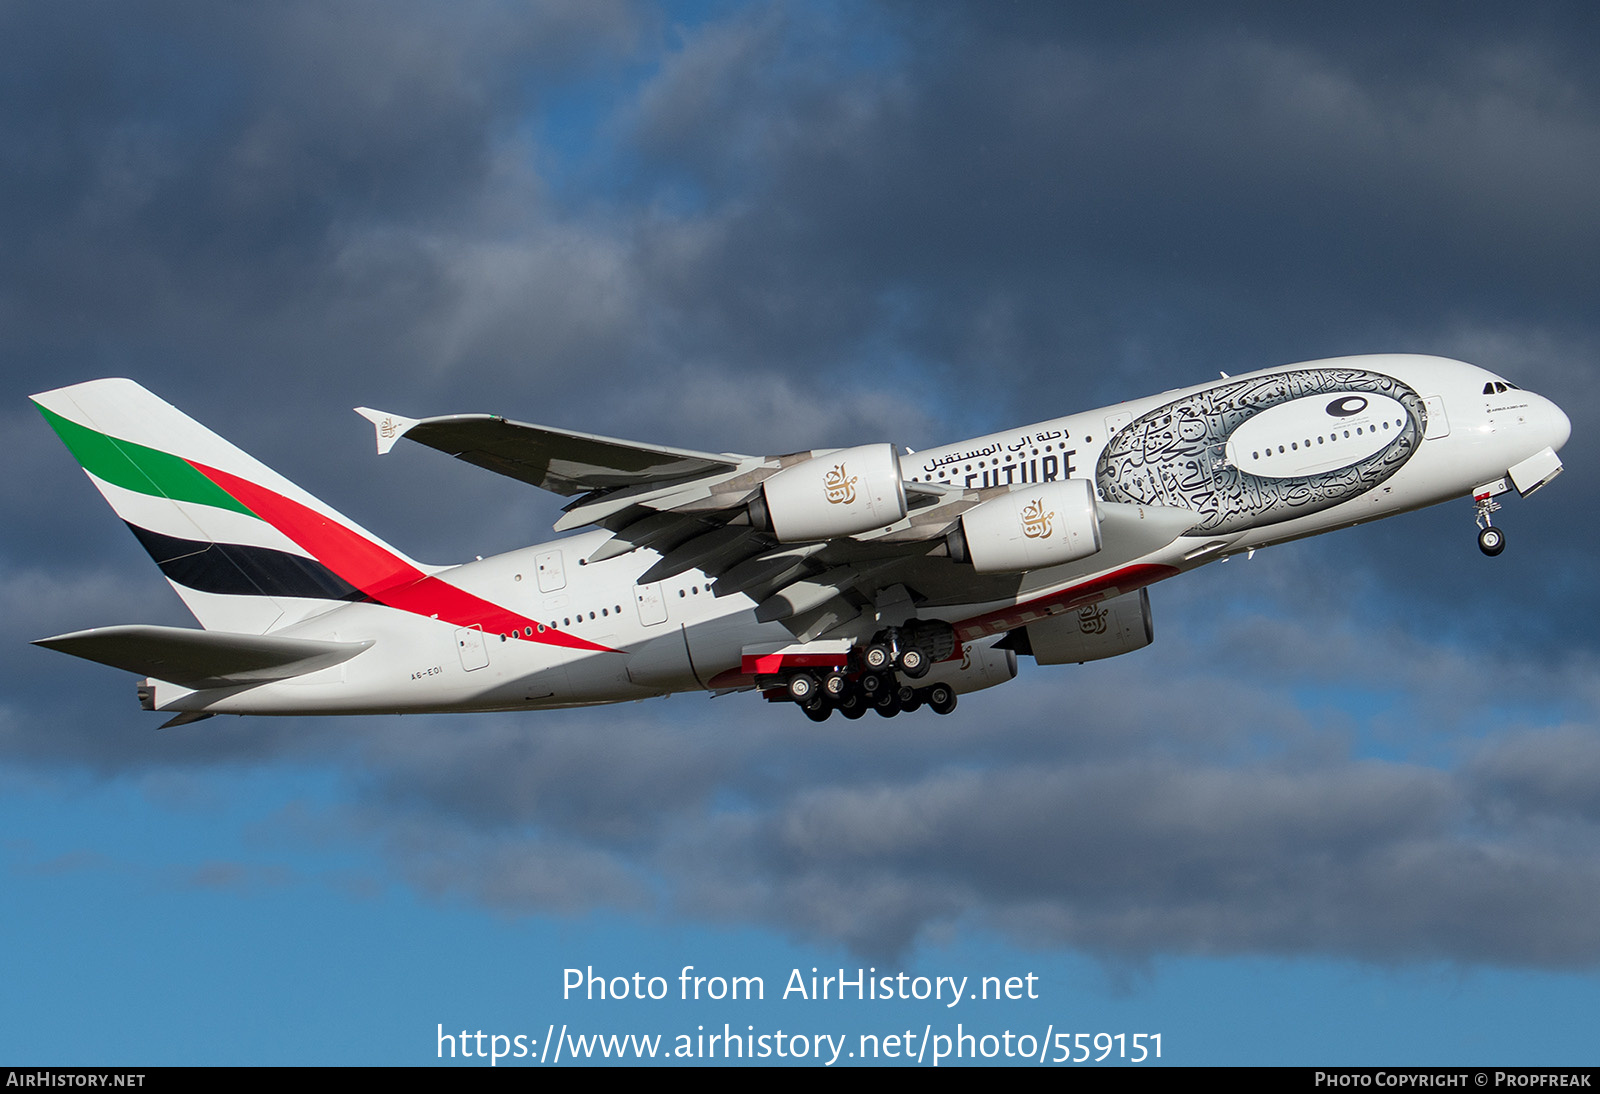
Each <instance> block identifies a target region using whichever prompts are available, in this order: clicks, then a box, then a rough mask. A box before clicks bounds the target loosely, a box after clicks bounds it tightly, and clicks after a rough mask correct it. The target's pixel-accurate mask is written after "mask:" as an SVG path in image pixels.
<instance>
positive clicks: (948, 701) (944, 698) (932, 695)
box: [928, 684, 956, 714]
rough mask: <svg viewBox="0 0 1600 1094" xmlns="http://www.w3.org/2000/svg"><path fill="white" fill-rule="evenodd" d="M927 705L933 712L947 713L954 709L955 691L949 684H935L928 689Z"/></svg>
mask: <svg viewBox="0 0 1600 1094" xmlns="http://www.w3.org/2000/svg"><path fill="white" fill-rule="evenodd" d="M928 707H929V709H931V710H932V711H933V712H934V713H935V714H949V713H950V712H951V711H952V710H954V709H956V691H955V689H954V688H952V687H951V686H950V685H949V684H935V685H933V686H932V687H931V688H929V689H928Z"/></svg>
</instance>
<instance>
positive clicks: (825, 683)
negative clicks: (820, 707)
mask: <svg viewBox="0 0 1600 1094" xmlns="http://www.w3.org/2000/svg"><path fill="white" fill-rule="evenodd" d="M849 690H850V677H848V676H846V675H845V674H844V673H842V672H830V673H828V675H826V676H824V677H823V678H822V694H824V695H826V696H827V697H828V698H829V699H832V700H833V701H834V702H835V703H837V702H838V701H839V700H840V699H842V698H843V697H844V695H845V693H846V692H848V691H849Z"/></svg>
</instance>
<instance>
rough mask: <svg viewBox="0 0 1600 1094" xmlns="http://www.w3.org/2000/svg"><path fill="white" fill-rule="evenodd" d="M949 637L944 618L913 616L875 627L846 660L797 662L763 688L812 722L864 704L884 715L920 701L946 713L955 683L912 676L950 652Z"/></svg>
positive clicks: (861, 710)
mask: <svg viewBox="0 0 1600 1094" xmlns="http://www.w3.org/2000/svg"><path fill="white" fill-rule="evenodd" d="M954 643H955V639H954V636H953V635H952V634H951V633H950V628H949V625H948V624H942V623H930V622H927V621H922V622H918V621H916V620H913V621H912V622H911V623H910V624H908V625H907V626H904V627H899V628H894V627H891V628H889V629H887V630H884V631H881V632H879V634H878V635H877V636H876V637H875V638H874V640H873V641H872V642H871V643H869V644H868V645H865V646H862V647H858V648H857V650H856V651H855V652H854V653H853V654H852V655H851V656H850V658H849V663H848V664H845V665H840V666H837V667H835V668H831V669H822V668H810V669H801V668H797V669H794V670H792V671H790V672H787V673H784V674H782V675H781V676H778V678H777V679H776V680H771V682H770V683H767V682H764V683H763V686H765V687H768V688H773V689H776V690H770V691H768V693H767V696H768V698H769V699H788V700H789V701H791V702H793V703H795V704H796V705H797V706H799V707H800V708H801V710H803V711H804V712H805V715H806V717H808V718H810V719H811V720H812V721H816V722H821V721H825V720H827V718H828V717H829V716H830V715H831V714H832V713H833V712H834V711H835V710H837V711H839V712H840V713H841V714H843V715H844V716H845V717H846V718H850V719H855V718H860V717H861V716H862V715H864V714H865V713H866V712H867V710H868V709H869V708H870V709H872V710H875V711H877V712H878V714H879V715H881V716H882V717H885V718H893V717H894V716H895V715H896V714H900V713H902V712H904V713H908V714H909V713H911V712H912V711H915V710H920V709H921V708H922V707H924V706H926V707H928V708H929V709H930V710H932V711H934V712H935V713H936V714H949V713H950V712H951V711H952V710H954V709H955V706H956V693H955V689H954V688H952V687H951V686H950V685H949V684H942V683H941V684H932V685H929V686H927V687H918V686H917V685H916V684H915V683H914V681H917V680H920V679H922V678H923V677H924V676H927V675H928V672H929V671H930V670H931V669H932V668H933V663H934V661H935V660H938V659H939V658H942V657H947V656H949V655H950V652H951V650H952V649H953V648H954ZM769 679H770V678H769Z"/></svg>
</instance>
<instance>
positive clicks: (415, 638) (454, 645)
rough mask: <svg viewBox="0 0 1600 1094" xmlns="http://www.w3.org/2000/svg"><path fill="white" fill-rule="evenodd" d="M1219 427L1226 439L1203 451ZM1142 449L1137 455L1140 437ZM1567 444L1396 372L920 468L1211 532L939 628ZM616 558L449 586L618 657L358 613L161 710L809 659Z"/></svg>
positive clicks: (1236, 382) (560, 556)
mask: <svg viewBox="0 0 1600 1094" xmlns="http://www.w3.org/2000/svg"><path fill="white" fill-rule="evenodd" d="M1347 372H1348V373H1350V374H1351V375H1352V376H1356V375H1359V376H1364V377H1371V376H1378V377H1379V378H1392V379H1393V380H1395V381H1399V382H1400V387H1402V388H1405V389H1407V390H1406V392H1404V393H1402V394H1399V395H1393V396H1391V395H1390V394H1384V393H1382V392H1380V391H1379V390H1378V387H1377V386H1375V384H1374V382H1373V381H1371V380H1370V379H1368V380H1364V381H1359V382H1356V381H1352V384H1353V386H1349V390H1351V391H1355V392H1357V393H1356V394H1344V393H1345V392H1346V390H1347V386H1341V385H1342V384H1343V381H1342V380H1340V379H1339V378H1340V377H1342V376H1343V375H1344V374H1345V373H1347ZM1291 375H1293V376H1297V377H1300V378H1302V379H1303V378H1305V377H1312V380H1313V381H1315V383H1314V384H1313V386H1312V387H1311V388H1309V389H1308V390H1310V391H1311V392H1312V393H1311V394H1305V395H1299V396H1295V395H1292V393H1286V392H1283V391H1278V390H1277V389H1276V388H1275V387H1274V386H1273V385H1274V383H1275V382H1276V380H1277V379H1279V378H1283V377H1288V376H1291ZM1304 382H1305V383H1311V382H1312V381H1304ZM1361 383H1365V384H1366V386H1365V387H1362V386H1360V384H1361ZM1317 385H1320V386H1317ZM1497 388H1498V389H1499V390H1498V391H1497V390H1496V389H1497ZM1256 391H1261V392H1264V393H1267V394H1264V395H1262V396H1261V397H1262V398H1264V399H1268V400H1269V401H1271V405H1270V407H1269V408H1268V409H1265V410H1259V411H1252V412H1251V413H1250V414H1249V417H1248V420H1247V421H1245V422H1244V424H1239V425H1237V426H1236V427H1235V426H1232V425H1229V424H1228V422H1230V421H1232V419H1231V418H1229V417H1228V414H1229V413H1230V412H1229V411H1227V410H1226V408H1225V407H1224V406H1223V404H1224V403H1225V402H1226V401H1227V399H1233V400H1235V402H1238V401H1240V400H1248V399H1250V398H1254V397H1256V396H1255V395H1254V394H1253V393H1254V392H1256ZM1341 399H1342V400H1343V401H1342V402H1341V401H1340V400H1341ZM1272 400H1275V401H1272ZM1419 403H1420V404H1421V405H1422V406H1425V407H1426V411H1425V413H1423V412H1421V411H1420V410H1419V406H1418V404H1419ZM1213 404H1215V405H1213ZM1358 404H1359V405H1358ZM1262 405H1265V404H1262ZM1236 416H1237V413H1236ZM1208 422H1210V423H1211V424H1212V426H1214V427H1215V428H1214V429H1213V432H1212V434H1210V435H1205V434H1204V430H1205V429H1207V428H1210V427H1208V425H1207V423H1208ZM1129 430H1133V431H1134V433H1137V434H1138V436H1134V434H1133V433H1130V434H1127V436H1124V433H1125V431H1129ZM1224 430H1226V432H1225V433H1224V432H1223V431H1224ZM1358 431H1359V432H1358ZM1407 431H1410V432H1409V433H1407ZM1569 431H1570V426H1569V423H1568V421H1567V418H1566V416H1565V415H1564V414H1563V413H1562V411H1561V410H1560V409H1559V408H1558V407H1557V406H1556V405H1555V404H1554V403H1552V402H1551V401H1550V400H1548V399H1545V398H1544V397H1542V396H1539V395H1536V394H1533V393H1532V392H1527V391H1523V390H1520V389H1517V388H1515V387H1512V386H1510V385H1508V384H1506V383H1505V382H1504V380H1503V379H1502V378H1500V377H1497V376H1495V375H1493V374H1491V373H1489V372H1487V371H1485V370H1483V369H1480V368H1477V367H1475V366H1472V365H1467V364H1463V363H1461V362H1458V361H1449V360H1445V359H1442V358H1436V357H1424V356H1413V355H1400V354H1396V355H1377V356H1369V357H1360V358H1343V359H1339V360H1336V361H1322V362H1311V363H1309V364H1302V365H1292V366H1286V367H1283V368H1278V369H1267V370H1263V371H1261V372H1257V373H1250V374H1247V375H1242V376H1234V377H1225V378H1223V379H1221V380H1218V381H1215V382H1213V383H1210V384H1204V385H1199V386H1196V387H1191V388H1184V389H1179V390H1174V391H1169V392H1165V393H1163V394H1160V395H1153V396H1150V397H1148V398H1144V399H1136V400H1132V401H1130V402H1125V403H1120V404H1117V405H1115V406H1111V407H1105V408H1103V409H1100V410H1094V411H1089V412H1086V413H1081V414H1073V415H1069V416H1067V417H1062V418H1055V419H1051V420H1049V421H1044V422H1039V423H1035V424H1033V425H1029V426H1026V427H1022V428H1018V429H1011V430H1006V431H1003V432H998V433H993V434H989V435H986V436H982V437H976V438H973V439H970V440H965V441H961V442H959V443H956V444H952V445H948V446H944V447H940V448H934V449H927V450H924V451H921V452H917V453H914V454H908V455H906V456H905V457H904V458H903V459H902V461H901V468H902V474H903V477H904V478H905V480H906V482H907V484H908V485H909V486H912V487H915V486H916V485H917V484H921V483H932V484H938V485H942V486H946V487H961V488H968V489H982V488H996V487H1006V486H1008V485H1011V486H1015V485H1018V484H1024V483H1038V482H1046V481H1053V480H1059V479H1067V478H1087V479H1092V480H1094V481H1095V483H1096V494H1097V496H1098V497H1099V498H1100V500H1101V501H1102V502H1110V501H1121V502H1125V503H1133V504H1141V505H1151V506H1171V507H1186V508H1191V509H1194V510H1196V511H1197V512H1203V513H1206V514H1207V521H1206V522H1204V523H1202V524H1200V525H1197V526H1196V527H1194V528H1193V529H1191V530H1190V531H1189V532H1188V533H1186V534H1184V535H1180V536H1179V537H1178V538H1177V539H1175V540H1170V541H1165V542H1162V543H1160V544H1159V545H1158V546H1156V547H1154V548H1153V549H1150V550H1147V551H1143V552H1142V553H1139V554H1136V555H1131V556H1130V555H1129V554H1128V553H1126V552H1119V551H1113V550H1112V549H1111V545H1109V544H1108V546H1107V548H1106V549H1103V550H1101V551H1100V552H1098V553H1097V554H1094V555H1091V556H1089V557H1088V558H1085V559H1082V560H1080V561H1078V562H1074V563H1070V564H1067V565H1063V566H1055V567H1051V568H1048V569H1043V570H1035V571H1031V572H1029V573H1027V574H1025V575H1021V576H1020V578H1019V580H1018V581H1017V582H1016V583H1015V588H1014V591H1011V592H1008V593H1007V595H1005V596H1003V597H999V598H990V599H982V600H974V601H971V602H960V603H958V602H950V603H937V604H935V605H933V606H931V607H927V608H925V609H923V610H922V611H921V616H922V617H923V618H929V619H940V620H943V621H946V622H949V623H952V624H955V626H956V633H957V634H958V636H959V637H960V639H961V640H962V641H963V642H965V643H973V642H982V641H984V640H986V639H989V638H991V637H993V636H997V635H1000V634H1002V633H1004V632H1005V631H1007V630H1010V629H1012V628H1014V627H1016V626H1019V625H1024V624H1026V623H1027V622H1028V621H1030V620H1033V619H1039V618H1043V617H1044V616H1046V615H1051V614H1055V613H1057V612H1060V611H1064V610H1069V609H1075V608H1077V607H1080V606H1081V605H1083V604H1086V603H1090V602H1092V601H1095V600H1098V599H1103V598H1108V597H1112V596H1117V595H1121V594H1124V593H1127V592H1129V591H1130V590H1134V589H1138V588H1141V587H1143V586H1145V585H1148V584H1150V583H1151V582H1153V581H1156V580H1160V579H1162V578H1165V577H1169V576H1172V575H1174V574H1177V573H1181V572H1183V571H1185V570H1188V569H1192V568H1194V567H1196V566H1199V565H1202V564H1203V563H1206V562H1210V561H1214V560H1216V559H1219V558H1223V557H1226V556H1228V555H1231V554H1235V553H1238V552H1241V551H1247V550H1253V549H1256V548H1260V547H1264V546H1267V545H1269V544H1274V543H1281V542H1284V541H1286V540H1291V539H1295V538H1299V537H1303V536H1308V535H1313V534H1316V533H1319V532H1325V531H1330V530H1333V529H1336V528H1343V527H1348V526H1350V525H1354V524H1359V523H1362V522H1365V521H1370V520H1374V519H1377V518H1379V517H1384V516H1390V515H1392V514H1395V513H1400V512H1405V511H1407V510H1411V509H1417V508H1420V507H1422V506H1426V505H1432V504H1435V503H1437V502H1442V501H1445V500H1448V499H1451V498H1457V497H1462V496H1465V495H1469V494H1471V493H1473V492H1474V490H1475V489H1477V488H1480V487H1488V488H1493V489H1497V490H1503V489H1504V488H1505V487H1504V486H1496V485H1495V484H1498V483H1499V481H1500V480H1502V479H1504V478H1505V476H1506V475H1507V473H1508V470H1509V469H1511V468H1513V467H1515V466H1517V465H1518V464H1519V463H1521V462H1522V461H1524V460H1527V459H1529V458H1530V457H1533V456H1534V455H1535V454H1536V453H1539V452H1541V451H1542V450H1544V449H1546V448H1550V449H1558V448H1560V447H1561V445H1562V444H1563V443H1564V442H1565V441H1566V439H1567V436H1568V433H1569ZM1403 433H1405V434H1406V437H1407V439H1406V441H1405V444H1404V445H1403V446H1402V447H1404V448H1405V453H1404V454H1403V455H1402V456H1401V457H1396V458H1392V459H1390V460H1389V463H1388V464H1387V465H1385V464H1384V459H1385V456H1384V452H1385V451H1387V450H1390V449H1392V448H1393V447H1394V446H1395V445H1397V444H1400V440H1401V435H1402V434H1403ZM1130 437H1131V438H1132V441H1131V443H1130V441H1129V438H1130ZM1118 438H1122V440H1121V441H1118ZM1280 446H1281V451H1280ZM1368 483H1371V485H1368ZM1207 524H1209V527H1207ZM607 538H608V533H606V532H604V531H596V532H590V533H584V534H579V535H574V536H570V537H567V538H564V539H558V540H554V541H551V542H549V543H544V544H539V545H536V546H532V547H527V548H524V549H522V550H519V551H513V552H510V553H508V554H504V555H499V556H496V557H494V558H489V559H483V560H481V561H477V562H471V563H467V564H465V565H463V566H459V567H455V568H452V569H450V570H448V571H445V572H444V573H443V574H442V575H441V576H446V577H448V580H449V581H450V582H451V583H452V584H453V585H455V586H457V587H459V588H461V589H464V590H466V591H467V592H469V593H472V594H474V595H476V596H478V597H481V598H483V599H485V600H488V601H493V602H494V603H496V604H501V605H504V606H506V607H507V608H510V609H512V610H514V611H516V612H517V613H518V614H520V615H522V616H525V617H527V618H528V619H531V620H534V621H537V622H538V623H539V624H540V625H542V626H545V627H548V628H550V629H551V630H552V631H557V632H560V633H562V634H566V635H572V636H575V637H577V638H581V639H583V640H585V641H586V642H589V643H593V644H595V645H598V646H601V647H605V648H606V649H607V650H608V651H610V652H595V651H593V650H589V649H574V648H566V647H563V646H559V645H552V644H547V643H544V642H539V641H531V640H514V639H513V638H512V636H508V635H498V634H484V633H482V632H481V631H475V630H472V629H470V628H458V627H456V626H454V625H453V624H451V623H448V622H443V621H439V620H437V619H433V620H430V619H427V618H422V617H418V616H416V615H412V614H407V613H405V612H400V611H397V610H395V609H392V608H388V607H385V606H382V605H379V604H374V603H351V604H348V605H345V606H341V607H338V608H335V609H333V610H331V611H327V612H325V613H323V614H320V615H317V616H315V617H313V618H309V619H306V620H303V621H302V622H300V623H298V624H295V625H294V626H292V627H290V628H288V629H286V630H284V631H282V632H281V633H282V634H283V635H285V636H288V637H301V638H310V639H329V640H336V641H341V642H349V641H360V640H366V639H374V640H375V643H374V646H373V647H372V649H371V650H370V651H369V652H367V653H363V654H361V655H360V656H356V657H354V658H352V659H351V660H349V661H346V662H345V663H343V664H340V665H336V666H334V667H332V668H328V669H324V670H322V671H319V672H315V673H311V674H308V675H305V676H301V677H298V678H295V679H293V680H287V681H281V682H277V683H272V684H266V685H260V686H255V687H250V688H240V689H237V690H236V691H234V692H232V693H231V694H222V693H219V692H216V691H211V692H192V693H191V692H185V691H184V689H181V688H176V687H173V686H171V685H164V684H158V685H157V686H158V689H159V690H158V693H157V700H156V701H157V705H158V707H159V708H160V709H166V710H189V709H204V710H208V711H213V712H217V713H258V714H271V713H304V712H312V711H326V712H344V713H358V712H374V713H376V712H407V711H440V710H463V711H464V710H516V709H535V708H543V707H559V706H574V705H581V704H590V703H607V702H620V701H624V700H629V699H642V698H648V697H651V696H657V695H663V694H668V693H671V692H675V691H686V690H705V689H710V690H716V689H720V688H726V687H739V686H749V684H750V682H751V681H750V679H749V678H748V677H741V676H740V674H739V668H740V659H741V651H743V650H744V649H745V648H746V647H749V646H751V645H752V644H755V643H762V642H782V641H785V640H791V635H790V633H789V631H788V630H786V629H785V628H784V626H783V625H781V624H779V623H765V624H763V623H759V622H757V621H756V619H755V616H754V609H755V606H756V605H755V603H754V602H753V601H752V600H751V599H749V598H748V597H746V596H744V595H743V594H740V593H735V594H731V595H726V596H720V597H719V596H716V595H714V594H713V592H712V579H711V578H710V577H708V575H706V574H705V573H703V572H701V571H699V570H689V571H686V572H684V573H682V574H679V575H678V576H676V577H673V578H670V579H667V580H663V581H660V582H654V583H651V584H649V585H645V586H640V585H637V584H636V581H637V579H638V578H639V577H640V576H641V575H642V574H644V573H645V572H646V571H647V570H649V569H650V568H651V566H653V565H654V564H655V563H656V562H657V561H658V560H659V558H660V556H659V555H658V554H657V553H656V552H654V551H651V550H647V549H641V550H636V551H633V552H631V553H628V554H624V555H620V556H617V557H613V558H609V559H606V560H604V561H600V562H596V563H593V564H589V563H587V562H586V559H587V558H588V557H589V556H591V555H592V554H593V553H594V552H595V551H596V550H597V549H598V548H599V547H600V546H601V544H602V543H604V542H605V541H606V540H607ZM947 565H952V566H953V565H955V564H954V563H947ZM991 588H992V587H991Z"/></svg>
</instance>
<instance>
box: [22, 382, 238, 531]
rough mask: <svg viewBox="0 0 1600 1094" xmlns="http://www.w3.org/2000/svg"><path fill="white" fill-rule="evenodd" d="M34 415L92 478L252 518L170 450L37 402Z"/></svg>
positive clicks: (124, 487) (222, 491)
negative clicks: (118, 436) (135, 440)
mask: <svg viewBox="0 0 1600 1094" xmlns="http://www.w3.org/2000/svg"><path fill="white" fill-rule="evenodd" d="M35 405H37V404H35ZM39 413H41V414H43V415H44V420H45V421H47V422H49V423H50V428H51V429H54V430H55V431H56V434H57V436H59V437H60V438H61V440H62V442H63V443H64V444H65V445H66V446H67V448H68V449H69V450H70V451H71V452H72V455H73V456H74V457H76V459H77V461H78V462H79V463H81V464H82V465H83V469H84V470H85V471H87V472H89V473H90V474H91V475H93V476H94V477H95V478H97V479H101V480H103V481H105V482H109V483H111V484H112V485H113V486H120V487H122V488H123V489H124V490H133V491H135V492H137V493H140V494H150V495H152V496H154V497H158V498H170V499H171V500H173V501H191V502H196V503H198V504H200V505H210V506H214V507H216V508H218V509H232V510H233V511H234V512H236V513H243V514H245V515H246V516H251V517H253V516H256V514H255V513H253V512H251V511H250V510H249V509H247V508H246V507H245V506H244V505H242V504H241V503H240V502H238V501H237V500H236V499H235V498H234V497H233V495H231V494H229V493H228V492H227V491H226V490H224V489H222V487H220V486H218V485H217V484H216V483H214V482H212V481H211V480H210V479H208V478H206V477H205V476H204V475H202V474H201V473H200V472H198V471H196V470H195V469H194V468H193V467H191V466H190V465H189V463H188V462H187V461H186V460H183V459H180V458H179V457H177V456H174V455H172V454H171V453H170V452H160V451H158V450H156V449H154V448H146V447H145V446H144V445H142V444H134V443H133V442H132V441H122V440H117V439H116V438H114V437H108V436H106V435H105V434H104V433H98V432H96V431H95V430H93V429H90V428H89V427H88V426H83V425H79V424H78V423H77V422H74V421H72V420H71V419H69V418H63V417H62V416H61V415H59V414H56V413H54V412H52V411H50V410H47V409H45V408H44V407H42V406H41V407H39Z"/></svg>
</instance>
